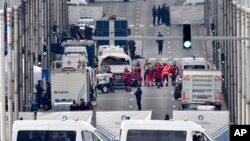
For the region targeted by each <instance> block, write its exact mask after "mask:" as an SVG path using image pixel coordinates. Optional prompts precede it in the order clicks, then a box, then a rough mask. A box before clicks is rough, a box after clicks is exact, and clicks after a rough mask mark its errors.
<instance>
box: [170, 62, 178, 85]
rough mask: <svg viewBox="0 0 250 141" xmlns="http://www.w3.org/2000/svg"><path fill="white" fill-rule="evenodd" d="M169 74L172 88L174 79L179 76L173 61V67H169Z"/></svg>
mask: <svg viewBox="0 0 250 141" xmlns="http://www.w3.org/2000/svg"><path fill="white" fill-rule="evenodd" d="M169 72H170V74H171V82H172V86H174V85H175V79H176V77H177V75H178V74H179V68H178V66H177V65H176V62H175V61H174V63H173V65H171V66H170V70H169Z"/></svg>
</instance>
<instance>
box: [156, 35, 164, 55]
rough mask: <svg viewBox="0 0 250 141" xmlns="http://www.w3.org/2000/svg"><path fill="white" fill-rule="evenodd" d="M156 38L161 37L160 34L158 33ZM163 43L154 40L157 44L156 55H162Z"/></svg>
mask: <svg viewBox="0 0 250 141" xmlns="http://www.w3.org/2000/svg"><path fill="white" fill-rule="evenodd" d="M157 37H163V35H162V34H161V32H159V34H158V36H157ZM163 41H164V40H156V42H157V43H158V54H162V49H163Z"/></svg>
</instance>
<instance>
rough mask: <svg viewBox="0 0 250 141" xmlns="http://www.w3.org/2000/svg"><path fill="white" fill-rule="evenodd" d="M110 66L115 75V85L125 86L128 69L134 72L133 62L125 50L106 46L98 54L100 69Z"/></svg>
mask: <svg viewBox="0 0 250 141" xmlns="http://www.w3.org/2000/svg"><path fill="white" fill-rule="evenodd" d="M103 65H108V66H109V67H110V68H111V72H112V73H113V74H114V77H115V78H114V85H124V80H123V76H122V74H123V72H124V69H125V68H127V69H128V70H129V71H130V72H132V65H133V63H132V60H131V58H130V56H129V55H127V54H126V53H125V52H124V50H123V48H121V47H119V46H106V47H103V49H102V51H99V53H98V69H99V70H100V69H101V68H102V67H103Z"/></svg>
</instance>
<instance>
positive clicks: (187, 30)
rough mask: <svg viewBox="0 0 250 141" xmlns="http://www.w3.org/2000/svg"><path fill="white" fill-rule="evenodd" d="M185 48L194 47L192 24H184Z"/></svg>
mask: <svg viewBox="0 0 250 141" xmlns="http://www.w3.org/2000/svg"><path fill="white" fill-rule="evenodd" d="M183 48H184V49H190V48H192V42H191V25H190V24H183Z"/></svg>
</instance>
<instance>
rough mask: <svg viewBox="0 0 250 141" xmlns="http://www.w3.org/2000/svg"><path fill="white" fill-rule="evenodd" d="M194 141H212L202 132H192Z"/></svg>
mask: <svg viewBox="0 0 250 141" xmlns="http://www.w3.org/2000/svg"><path fill="white" fill-rule="evenodd" d="M192 136H193V141H210V139H209V138H208V137H207V136H206V135H205V134H204V133H202V132H199V131H194V132H192Z"/></svg>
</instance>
